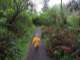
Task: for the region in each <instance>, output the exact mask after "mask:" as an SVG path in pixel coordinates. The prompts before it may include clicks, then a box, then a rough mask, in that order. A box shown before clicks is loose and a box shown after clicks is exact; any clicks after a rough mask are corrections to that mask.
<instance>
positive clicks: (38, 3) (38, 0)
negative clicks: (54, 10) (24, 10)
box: [32, 0, 70, 12]
mask: <svg viewBox="0 0 80 60" xmlns="http://www.w3.org/2000/svg"><path fill="white" fill-rule="evenodd" d="M32 1H33V3H34V4H35V8H36V10H37V11H38V12H39V11H41V8H42V7H43V4H42V2H43V0H32ZM62 1H63V3H64V4H67V3H68V2H69V1H70V0H62ZM60 3H61V0H50V1H49V3H48V5H49V7H52V6H54V5H58V4H60Z"/></svg>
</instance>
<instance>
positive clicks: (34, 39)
mask: <svg viewBox="0 0 80 60" xmlns="http://www.w3.org/2000/svg"><path fill="white" fill-rule="evenodd" d="M40 42H41V39H40V37H38V36H34V37H33V40H32V44H33V45H34V47H35V48H39V46H40Z"/></svg>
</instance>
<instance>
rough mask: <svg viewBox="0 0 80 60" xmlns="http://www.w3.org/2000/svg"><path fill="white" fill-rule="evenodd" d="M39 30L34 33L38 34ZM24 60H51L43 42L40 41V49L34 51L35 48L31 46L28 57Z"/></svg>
mask: <svg viewBox="0 0 80 60" xmlns="http://www.w3.org/2000/svg"><path fill="white" fill-rule="evenodd" d="M40 31H41V30H38V29H37V30H36V33H40V34H41V32H40ZM26 60H53V59H51V58H50V57H49V56H48V54H47V51H46V47H45V45H44V42H43V41H41V44H40V47H39V48H38V49H35V47H34V46H33V45H32V44H31V45H30V48H29V52H28V56H27V59H26Z"/></svg>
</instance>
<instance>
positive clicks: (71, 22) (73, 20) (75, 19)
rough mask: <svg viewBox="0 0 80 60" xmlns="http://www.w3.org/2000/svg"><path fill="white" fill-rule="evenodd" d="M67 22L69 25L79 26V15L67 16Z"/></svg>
mask: <svg viewBox="0 0 80 60" xmlns="http://www.w3.org/2000/svg"><path fill="white" fill-rule="evenodd" d="M67 23H68V25H69V27H72V28H79V27H80V16H68V18H67Z"/></svg>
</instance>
